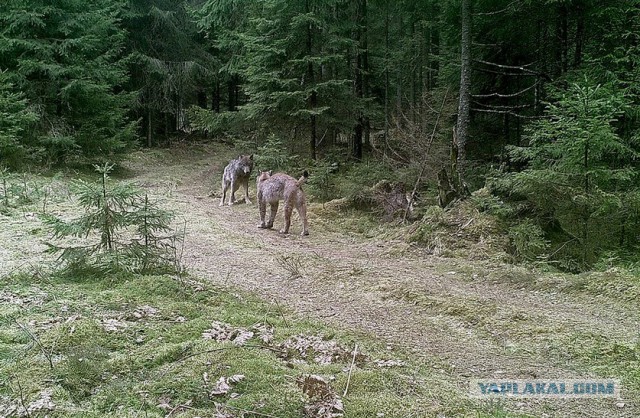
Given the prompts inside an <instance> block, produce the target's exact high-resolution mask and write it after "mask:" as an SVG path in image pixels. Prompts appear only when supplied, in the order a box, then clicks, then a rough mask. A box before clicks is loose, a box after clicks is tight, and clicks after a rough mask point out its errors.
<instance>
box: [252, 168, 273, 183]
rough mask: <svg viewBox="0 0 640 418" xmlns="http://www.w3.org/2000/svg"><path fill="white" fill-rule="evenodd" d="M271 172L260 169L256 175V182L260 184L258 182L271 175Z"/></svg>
mask: <svg viewBox="0 0 640 418" xmlns="http://www.w3.org/2000/svg"><path fill="white" fill-rule="evenodd" d="M272 173H273V172H272V171H261V172H260V174H258V177H256V184H258V185H260V183H262V182H263V181H265V180H267V179H268V178H269V177H271V174H272Z"/></svg>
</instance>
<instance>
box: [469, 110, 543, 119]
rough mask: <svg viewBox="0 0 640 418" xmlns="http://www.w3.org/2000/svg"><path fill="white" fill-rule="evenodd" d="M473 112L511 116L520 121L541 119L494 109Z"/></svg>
mask: <svg viewBox="0 0 640 418" xmlns="http://www.w3.org/2000/svg"><path fill="white" fill-rule="evenodd" d="M471 110H472V111H474V112H482V113H497V114H500V115H511V116H514V117H516V118H520V119H541V118H542V116H525V115H520V114H518V113H516V112H512V111H509V110H495V109H477V108H472V109H471Z"/></svg>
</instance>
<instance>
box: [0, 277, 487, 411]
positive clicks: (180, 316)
mask: <svg viewBox="0 0 640 418" xmlns="http://www.w3.org/2000/svg"><path fill="white" fill-rule="evenodd" d="M0 289H2V290H0V300H2V303H1V304H0V410H3V411H8V412H5V413H8V414H9V415H6V416H19V415H18V414H19V412H20V410H21V409H20V408H23V407H27V408H30V414H31V415H30V416H34V417H35V416H45V415H47V416H49V417H76V416H78V417H79V416H83V417H109V416H111V417H127V416H131V417H134V416H167V415H168V414H170V415H172V416H181V417H191V416H211V415H208V414H211V412H212V411H216V410H217V411H224V412H225V413H228V414H230V416H252V415H251V413H248V412H246V411H254V412H258V413H260V414H267V415H266V416H277V417H300V416H303V408H304V405H305V398H304V396H303V394H302V392H301V389H300V388H299V387H298V386H297V384H296V379H298V378H300V376H303V375H307V374H316V375H320V376H323V377H325V378H326V379H327V380H328V381H329V382H330V384H331V386H332V387H333V388H334V390H335V392H336V393H337V394H338V395H339V396H341V397H342V395H343V391H344V390H345V388H346V387H347V385H348V391H347V395H346V396H344V397H343V399H342V400H343V402H344V409H345V411H346V413H347V415H346V416H349V417H372V416H376V414H384V416H386V417H402V416H435V415H438V414H446V415H447V416H449V415H456V416H462V415H471V416H473V415H475V414H476V413H479V412H482V411H483V410H484V409H485V408H486V406H482V405H480V404H473V403H472V402H471V401H469V400H466V399H465V394H464V393H465V392H464V390H460V389H459V388H457V387H456V386H455V385H454V384H453V383H451V381H450V380H449V379H447V377H446V376H445V375H444V371H442V369H440V367H442V366H439V365H435V364H429V363H428V362H426V363H425V362H420V363H418V362H417V361H415V359H412V358H411V356H410V355H408V354H407V353H404V352H402V351H401V350H397V349H390V347H388V346H386V345H385V344H384V343H382V342H380V341H376V340H374V339H373V338H371V337H370V336H367V335H364V334H353V333H349V332H346V331H344V330H339V329H334V328H330V327H327V326H324V325H320V324H318V323H315V322H310V321H307V320H304V319H301V318H298V317H296V316H294V315H293V314H291V313H289V312H286V311H282V310H281V309H280V308H279V307H277V306H274V305H271V304H267V303H265V302H263V301H261V300H259V299H257V298H256V297H254V296H251V295H248V294H244V293H238V292H234V291H231V290H224V289H220V288H216V287H212V286H210V285H208V284H205V283H200V282H197V281H194V280H191V279H177V278H175V277H171V276H142V275H133V274H122V275H116V276H111V277H107V278H96V277H89V276H86V277H68V276H66V277H65V276H62V275H57V276H52V277H47V278H42V277H37V276H32V275H26V274H13V275H10V276H5V277H4V278H2V282H1V283H0ZM214 322H216V323H218V324H220V323H224V324H228V325H229V326H230V327H236V328H239V329H251V327H252V326H254V325H255V324H266V325H267V326H269V327H273V341H271V342H268V343H267V342H264V341H262V340H260V339H258V338H256V337H254V338H251V339H249V340H248V341H246V342H244V343H243V344H242V345H236V344H234V343H233V342H228V341H216V340H214V339H207V338H204V334H206V333H207V332H208V331H211V330H210V329H211V328H212V326H213V325H212V324H213V323H214ZM292 336H321V339H322V340H323V341H327V342H330V343H333V342H335V343H336V344H337V345H338V346H339V347H342V348H341V349H343V352H344V353H347V354H348V355H345V356H343V357H339V358H338V357H336V359H335V360H334V361H332V362H331V363H329V364H318V363H316V362H315V361H314V360H313V355H310V356H309V357H308V358H304V357H301V358H296V357H295V356H291V355H289V354H283V353H288V351H287V350H284V349H283V348H281V346H280V344H282V343H283V342H285V341H286V340H288V339H289V338H290V337H292ZM303 338H306V337H303ZM309 338H312V337H309ZM356 344H358V347H359V348H358V353H361V354H362V355H360V354H358V357H357V361H356V363H355V366H354V368H353V371H352V373H351V378H350V381H349V373H348V371H349V368H350V364H351V358H350V357H351V352H352V350H353V348H354V346H355V345H356ZM379 361H391V363H390V364H389V365H387V366H381V365H380V364H379ZM237 375H243V376H244V378H243V379H241V380H240V381H238V382H237V383H230V386H231V388H230V389H229V390H228V391H226V392H224V391H223V393H219V394H216V393H214V392H216V391H217V389H219V385H218V382H219V379H221V378H230V377H231V376H237ZM347 382H348V383H347ZM12 410H13V411H14V415H11V414H12V412H11V411H12ZM172 411H173V412H172ZM243 414H244V415H243ZM378 416H383V415H378Z"/></svg>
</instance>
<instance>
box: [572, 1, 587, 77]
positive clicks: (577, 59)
mask: <svg viewBox="0 0 640 418" xmlns="http://www.w3.org/2000/svg"><path fill="white" fill-rule="evenodd" d="M576 9H577V24H576V50H575V53H574V56H573V65H574V67H578V66H579V65H580V63H582V45H583V43H584V32H585V27H584V11H583V7H581V6H579V5H577V6H576Z"/></svg>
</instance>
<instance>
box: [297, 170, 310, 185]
mask: <svg viewBox="0 0 640 418" xmlns="http://www.w3.org/2000/svg"><path fill="white" fill-rule="evenodd" d="M308 178H309V172H308V171H307V170H304V173H302V177H300V179H299V180H298V182H297V183H296V184H297V185H298V186H302V185H303V184H304V183H305V181H307V179H308Z"/></svg>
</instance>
